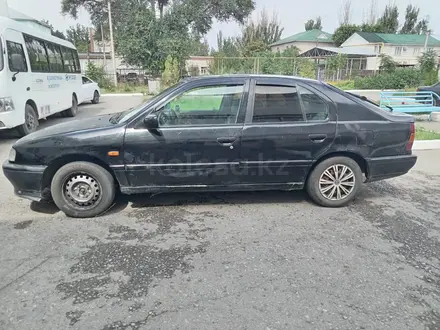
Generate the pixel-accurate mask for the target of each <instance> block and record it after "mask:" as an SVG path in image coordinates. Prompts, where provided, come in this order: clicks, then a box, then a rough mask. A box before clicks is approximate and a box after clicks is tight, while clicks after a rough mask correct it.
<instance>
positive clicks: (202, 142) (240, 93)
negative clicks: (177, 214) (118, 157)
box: [124, 78, 249, 191]
mask: <svg viewBox="0 0 440 330" xmlns="http://www.w3.org/2000/svg"><path fill="white" fill-rule="evenodd" d="M248 89H249V83H248V81H247V80H246V79H241V78H233V79H228V80H224V81H222V82H213V83H210V84H207V83H206V82H204V83H203V84H202V83H201V82H197V81H196V82H193V83H189V85H188V87H187V88H186V89H184V90H183V91H180V92H179V93H178V95H174V96H170V97H168V98H167V99H166V100H164V101H163V102H162V103H160V102H159V103H158V104H157V106H156V107H155V110H154V113H155V114H157V118H158V121H159V128H158V130H157V131H155V130H153V131H152V130H148V129H146V128H145V126H144V125H143V123H142V121H141V122H140V123H134V125H133V126H132V127H129V128H127V130H126V134H125V142H124V159H125V162H126V171H127V172H126V173H127V178H128V181H129V184H130V186H131V187H133V188H134V189H135V190H138V191H154V190H156V189H157V188H159V190H160V188H161V187H176V188H177V187H178V186H186V187H187V188H191V187H193V188H196V189H197V188H204V187H206V186H224V185H231V184H234V183H237V180H238V178H237V177H236V176H235V171H236V169H237V168H238V166H239V156H240V144H241V133H242V129H243V122H244V114H245V111H246V104H247V96H248ZM140 120H142V118H140Z"/></svg>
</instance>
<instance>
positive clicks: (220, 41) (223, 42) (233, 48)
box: [212, 31, 240, 57]
mask: <svg viewBox="0 0 440 330" xmlns="http://www.w3.org/2000/svg"><path fill="white" fill-rule="evenodd" d="M217 49H218V51H217V52H212V55H217V56H223V57H238V56H240V52H239V50H238V48H237V43H236V40H235V38H232V37H228V38H224V37H223V33H222V31H219V32H218V33H217Z"/></svg>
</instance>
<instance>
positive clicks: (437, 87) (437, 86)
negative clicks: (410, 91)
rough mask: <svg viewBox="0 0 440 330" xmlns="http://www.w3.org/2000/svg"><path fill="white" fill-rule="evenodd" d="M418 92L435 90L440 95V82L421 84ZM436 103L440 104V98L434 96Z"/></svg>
mask: <svg viewBox="0 0 440 330" xmlns="http://www.w3.org/2000/svg"><path fill="white" fill-rule="evenodd" d="M417 92H434V93H435V94H437V95H438V96H440V82H438V83H436V84H434V85H431V86H421V87H419V88H417ZM434 100H435V105H436V106H440V98H439V97H436V96H434Z"/></svg>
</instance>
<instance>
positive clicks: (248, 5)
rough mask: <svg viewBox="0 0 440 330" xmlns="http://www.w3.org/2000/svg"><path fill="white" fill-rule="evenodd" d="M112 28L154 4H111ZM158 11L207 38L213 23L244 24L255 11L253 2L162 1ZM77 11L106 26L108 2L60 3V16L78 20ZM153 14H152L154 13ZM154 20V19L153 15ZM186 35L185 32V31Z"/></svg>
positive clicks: (130, 0)
mask: <svg viewBox="0 0 440 330" xmlns="http://www.w3.org/2000/svg"><path fill="white" fill-rule="evenodd" d="M111 1H112V2H111V3H112V14H113V17H112V18H113V24H114V28H115V30H117V29H118V28H119V27H120V26H124V25H125V24H126V23H127V22H128V21H130V19H131V14H132V13H133V12H135V11H136V10H146V9H148V10H151V9H152V8H155V4H156V1H150V0H124V1H119V0H111ZM157 1H158V2H157V3H158V6H159V10H160V8H161V6H162V5H163V7H165V6H168V10H167V11H166V12H165V11H163V12H162V15H163V18H164V19H165V17H166V16H167V14H169V15H172V16H175V17H179V20H180V21H181V23H182V24H184V25H185V26H186V27H190V26H191V27H192V30H194V31H197V32H199V33H201V34H202V35H204V34H206V33H207V32H208V31H209V30H210V29H211V26H212V23H213V21H214V19H216V20H218V21H221V22H224V21H228V20H231V19H233V20H235V21H237V22H239V23H243V22H244V20H245V19H246V18H247V17H248V16H249V14H250V13H251V12H252V11H253V10H254V9H255V1H254V0H239V1H236V0H185V1H178V0H176V1H165V0H157ZM80 8H84V9H85V10H86V11H87V12H88V13H89V14H90V17H91V20H92V23H93V25H94V26H100V25H101V24H102V23H105V22H107V18H108V11H107V1H97V0H62V1H61V12H62V13H63V14H69V15H70V16H72V17H73V18H77V17H78V12H79V9H80ZM153 12H154V11H153ZM154 16H155V15H154ZM185 32H186V31H185Z"/></svg>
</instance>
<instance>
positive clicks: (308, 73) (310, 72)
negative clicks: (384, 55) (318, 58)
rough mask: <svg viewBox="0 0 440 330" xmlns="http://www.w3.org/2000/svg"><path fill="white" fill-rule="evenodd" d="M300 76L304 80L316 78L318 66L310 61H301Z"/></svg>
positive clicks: (299, 62)
mask: <svg viewBox="0 0 440 330" xmlns="http://www.w3.org/2000/svg"><path fill="white" fill-rule="evenodd" d="M298 67H299V76H300V77H304V78H311V79H315V78H316V65H315V63H314V62H312V61H311V60H309V59H301V60H300V61H298Z"/></svg>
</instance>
